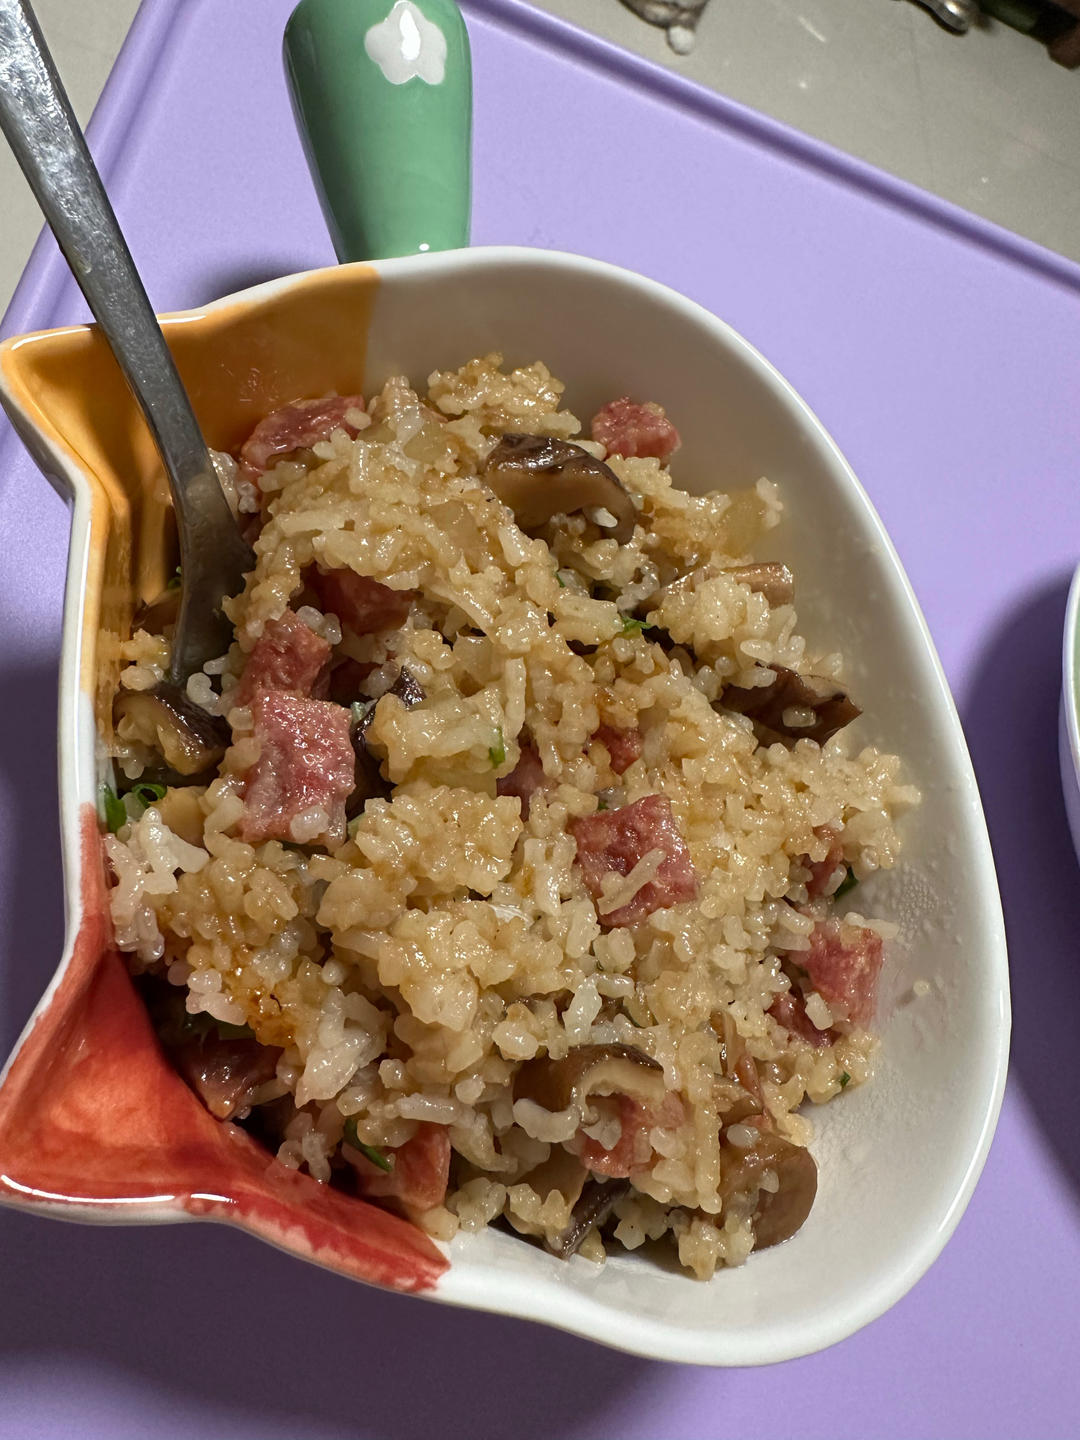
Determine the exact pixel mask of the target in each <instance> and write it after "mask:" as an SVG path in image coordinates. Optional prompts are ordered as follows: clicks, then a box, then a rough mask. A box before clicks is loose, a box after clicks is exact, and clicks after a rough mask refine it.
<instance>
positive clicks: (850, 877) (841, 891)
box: [832, 865, 859, 900]
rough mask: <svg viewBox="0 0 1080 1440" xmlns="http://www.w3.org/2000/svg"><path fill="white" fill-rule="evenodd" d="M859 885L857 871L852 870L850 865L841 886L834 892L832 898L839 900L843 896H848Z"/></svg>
mask: <svg viewBox="0 0 1080 1440" xmlns="http://www.w3.org/2000/svg"><path fill="white" fill-rule="evenodd" d="M858 883H859V882H858V880H857V879H856V878H855V871H854V870H852V868H851V866H850V865H849V866H848V867H847V874H846V875H845V876H844V878H843V880H841V881H840V884H839V885H838V886H837V887H836V889H835V890H834V891H833V897H832V898H833V899H834V900H839V899H840V896H841V895H846V894H847V893H848V891H849V890H854V889H855V886H856V885H857V884H858Z"/></svg>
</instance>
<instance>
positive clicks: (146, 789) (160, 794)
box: [130, 780, 165, 808]
mask: <svg viewBox="0 0 1080 1440" xmlns="http://www.w3.org/2000/svg"><path fill="white" fill-rule="evenodd" d="M130 793H131V794H132V795H134V796H135V799H136V800H137V801H138V802H139V804H140V805H143V806H145V807H147V808H149V806H151V805H153V803H154V801H155V800H163V799H164V798H165V786H164V785H150V784H148V783H147V782H146V781H145V780H144V781H142V782H141V783H140V784H138V785H133V786H132V787H131V792H130Z"/></svg>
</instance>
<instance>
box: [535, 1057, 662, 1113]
mask: <svg viewBox="0 0 1080 1440" xmlns="http://www.w3.org/2000/svg"><path fill="white" fill-rule="evenodd" d="M665 1093H666V1085H665V1079H664V1067H663V1066H662V1065H661V1064H660V1062H659V1061H658V1060H654V1059H653V1058H652V1056H651V1055H646V1054H645V1052H644V1050H638V1049H637V1048H636V1046H633V1045H614V1044H613V1045H576V1046H574V1048H573V1049H572V1050H569V1051H568V1052H567V1053H566V1055H565V1056H564V1057H563V1058H562V1059H561V1060H553V1059H552V1058H551V1057H550V1056H549V1055H543V1056H539V1057H538V1058H537V1059H535V1060H527V1061H526V1062H525V1064H524V1065H522V1067H521V1069H520V1070H519V1071H518V1073H517V1075H516V1076H515V1078H514V1099H515V1100H531V1101H532V1102H533V1104H535V1105H539V1106H540V1108H541V1109H543V1110H549V1111H551V1112H552V1113H558V1112H561V1111H565V1110H569V1109H570V1107H571V1106H576V1107H577V1109H578V1111H579V1112H580V1113H581V1114H584V1112H585V1105H586V1102H587V1100H588V1098H589V1096H590V1095H629V1096H630V1097H631V1098H632V1099H634V1100H639V1101H640V1102H641V1103H642V1104H643V1105H652V1106H658V1105H661V1104H663V1100H664V1095H665Z"/></svg>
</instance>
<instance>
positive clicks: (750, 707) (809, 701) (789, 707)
mask: <svg viewBox="0 0 1080 1440" xmlns="http://www.w3.org/2000/svg"><path fill="white" fill-rule="evenodd" d="M768 668H769V669H770V670H771V671H772V672H773V674H774V676H775V679H773V680H772V681H771V682H770V684H768V685H756V686H753V687H751V688H749V689H746V688H744V687H743V686H741V685H728V686H727V688H726V689H725V690H724V691H723V693H722V694H721V696H720V698H719V700H717V701H716V702H715V705H716V708H717V709H722V710H734V711H735V713H736V714H737V715H745V716H747V717H748V718H749V719H750V720H752V721H753V722H754V724H755V725H756V726H757V727H758V730H759V731H760V732H761V733H762V735H763V736H764V738H765V739H766V740H768V741H769V742H770V743H771V742H772V741H774V740H779V741H780V742H781V743H782V744H784V745H793V744H794V743H795V742H796V741H797V740H816V741H817V743H818V744H819V745H824V744H825V742H826V741H827V740H831V739H832V737H833V736H834V735H835V734H836V732H837V731H838V730H842V729H843V728H844V726H845V725H850V724H851V722H852V720H856V719H858V717H859V716H860V715H861V714H862V711H861V710H860V709H859V707H858V705H856V704H855V703H854V701H853V700H852V699H851V697H850V695H848V693H847V691H846V690H845V689H844V688H843V686H841V685H838V684H837V683H836V681H835V680H825V679H822V678H821V677H820V676H816V675H798V674H796V672H795V671H794V670H787V669H785V667H784V666H783V665H770V666H769V667H768ZM792 712H795V716H794V717H793V714H792ZM795 717H797V718H799V719H802V718H804V717H805V718H806V720H807V723H806V724H805V725H804V724H795V723H793V718H795Z"/></svg>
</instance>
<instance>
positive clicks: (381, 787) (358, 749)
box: [345, 665, 426, 820]
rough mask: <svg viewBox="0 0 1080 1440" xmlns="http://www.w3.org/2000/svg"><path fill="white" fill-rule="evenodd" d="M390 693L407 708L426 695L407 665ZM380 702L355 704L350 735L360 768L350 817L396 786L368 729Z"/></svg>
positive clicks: (347, 807) (347, 812)
mask: <svg viewBox="0 0 1080 1440" xmlns="http://www.w3.org/2000/svg"><path fill="white" fill-rule="evenodd" d="M386 694H387V695H395V696H396V697H397V698H398V699H399V700H400V701H401V703H402V704H403V705H404V706H405V708H406V710H411V709H413V707H414V706H416V705H419V704H420V702H421V701H422V700H424V699H425V698H426V696H425V692H424V687H423V686H422V685H421V684H420V681H419V680H417V678H416V676H415V675H413V674H412V673H411V672H410V671H409V670H407V669H406V668H405V666H404V665H403V666H402V667H401V669H400V670H399V671H398V676H397V679H396V680H395V681H394V683H393V685H391V686H390V689H389V690H387V691H386ZM380 698H381V697H380ZM377 704H378V701H377V700H368V701H362V702H359V703H357V704H356V705H354V706H353V719H352V722H351V724H350V726H349V738H350V740H351V741H352V747H353V754H354V755H355V756H356V769H355V772H354V773H355V784H354V786H353V792H352V794H351V795H350V796H349V798H348V800H347V802H346V804H345V815H346V817H347V818H348V819H349V820H352V819H353V818H354V816H356V815H359V814H360V812H361V810H363V808H364V806H365V805H366V804H367V802H368V801H369V800H378V799H383V798H385V797H386V796H387V795H389V794H390V791H391V789H392V788H393V787H392V786H391V785H390V784H389V783H388V782H387V781H386V780H384V779H383V774H382V769H381V767H380V764H379V759H378V756H376V755H374V754H373V753H372V752H371V750H370V749H369V748H368V743H367V732H368V730H369V729H370V728H371V722H372V720H373V719H374V718H375V707H376V705H377Z"/></svg>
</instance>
